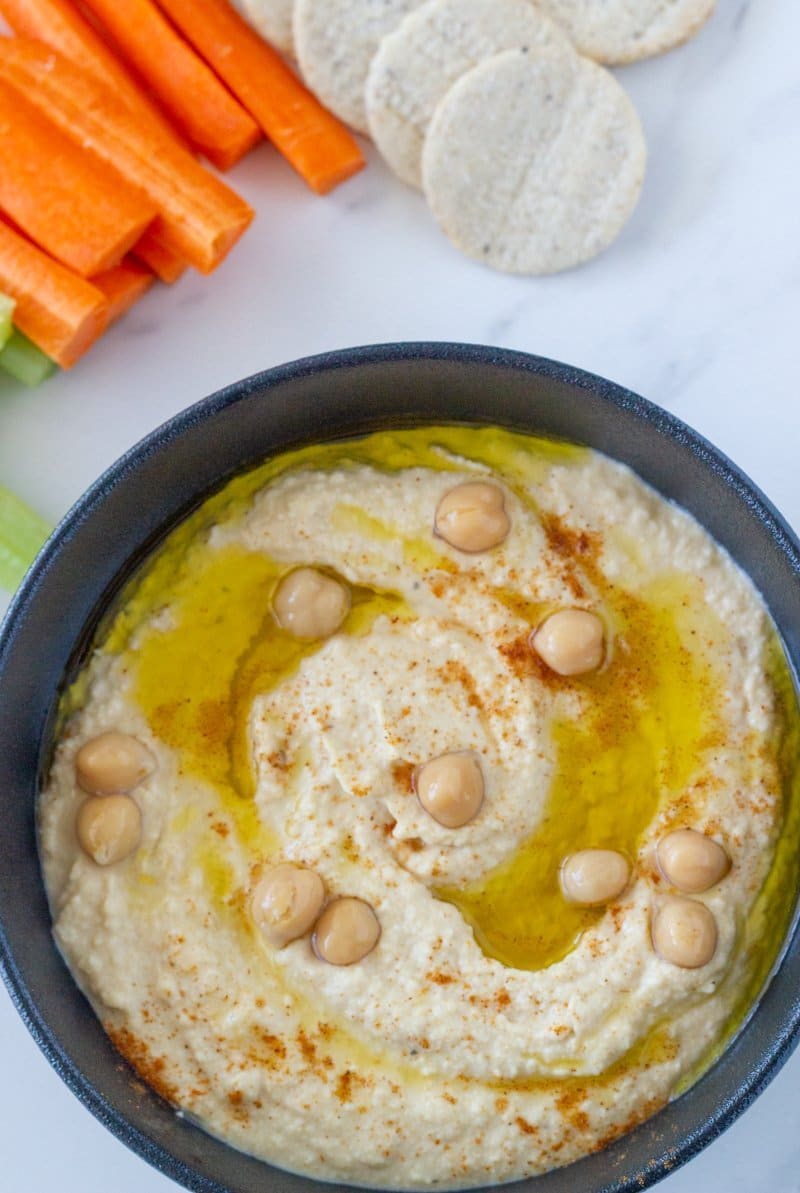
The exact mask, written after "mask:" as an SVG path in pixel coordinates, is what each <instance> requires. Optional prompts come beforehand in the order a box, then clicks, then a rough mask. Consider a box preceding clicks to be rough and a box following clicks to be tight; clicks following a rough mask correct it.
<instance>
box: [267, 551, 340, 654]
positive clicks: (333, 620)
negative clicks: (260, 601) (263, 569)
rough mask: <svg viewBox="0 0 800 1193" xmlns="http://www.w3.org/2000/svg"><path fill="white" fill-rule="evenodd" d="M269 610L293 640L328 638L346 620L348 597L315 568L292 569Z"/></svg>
mask: <svg viewBox="0 0 800 1193" xmlns="http://www.w3.org/2000/svg"><path fill="white" fill-rule="evenodd" d="M272 607H273V610H274V611H275V616H276V617H277V619H278V624H279V625H280V626H282V627H283V629H284V630H288V632H289V633H290V634H293V635H294V637H295V638H330V636H331V634H335V633H336V631H337V630H338V628H339V626H340V625H341V624H342V622H343V621H344V619H345V617H347V614H348V611H349V609H350V594H349V592H348V591H347V589H346V588H345V586H344V584H340V583H339V581H338V580H334V579H333V577H332V576H326V575H324V573H322V572H318V571H317V569H316V568H296V569H295V571H293V572H290V573H289V575H288V576H284V578H283V579H282V580H281V582H280V584H279V585H278V588H277V590H276V592H275V595H274V597H273V598H272Z"/></svg>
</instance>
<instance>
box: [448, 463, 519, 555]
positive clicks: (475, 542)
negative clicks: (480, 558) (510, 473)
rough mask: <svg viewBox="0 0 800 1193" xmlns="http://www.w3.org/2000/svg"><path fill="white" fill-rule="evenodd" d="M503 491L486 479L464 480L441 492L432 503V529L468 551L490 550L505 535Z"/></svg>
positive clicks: (506, 532) (506, 515)
mask: <svg viewBox="0 0 800 1193" xmlns="http://www.w3.org/2000/svg"><path fill="white" fill-rule="evenodd" d="M510 529H511V523H510V521H509V518H508V514H507V513H506V508H505V494H504V493H503V490H502V489H501V488H500V486H499V485H493V484H490V483H489V482H488V481H465V483H464V484H462V485H456V487H455V488H454V489H450V490H449V491H448V492H447V493H445V495H444V497H443V498H442V499H441V501H440V502H439V504H438V506H437V507H436V517H435V519H434V523H433V530H434V533H435V534H437V535H438V536H439V538H443V539H444V541H445V542H446V543H449V544H450V546H451V547H455V548H456V549H457V550H458V551H465V552H467V553H468V554H476V553H477V552H480V551H490V550H491V548H492V547H497V546H499V544H500V543H502V542H503V540H504V539H505V538H506V537H507V536H508V532H509V530H510Z"/></svg>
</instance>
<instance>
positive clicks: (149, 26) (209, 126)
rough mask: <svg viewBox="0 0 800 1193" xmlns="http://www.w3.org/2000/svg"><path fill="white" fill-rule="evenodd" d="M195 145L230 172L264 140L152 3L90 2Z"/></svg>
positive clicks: (130, 0) (132, 0)
mask: <svg viewBox="0 0 800 1193" xmlns="http://www.w3.org/2000/svg"><path fill="white" fill-rule="evenodd" d="M84 2H85V3H86V5H87V7H88V8H89V9H90V11H91V12H93V13H94V14H95V16H96V17H97V18H98V20H99V21H100V22H101V24H102V25H103V27H104V28H105V29H106V30H107V31H108V33H109V34H110V35H111V38H112V40H113V42H114V44H115V45H116V47H117V49H118V50H119V51H120V53H121V54H122V56H123V58H125V60H126V61H128V62H129V63H130V64H131V65H132V66H133V67H134V68H135V69H136V70H137V71H138V73H139V74H140V75H141V77H142V78H143V79H145V80H146V81H147V83H148V84H149V86H150V87H151V88H152V89H153V91H154V92H155V94H156V95H157V96H158V98H159V100H160V101H161V103H162V105H163V106H164V109H165V110H166V111H167V112H168V113H169V114H170V116H171V117H172V119H173V120H174V121H175V123H176V124H177V126H178V128H179V129H180V130H181V131H182V132H183V133H184V134H185V136H186V137H187V138H188V139H189V141H190V142H191V143H192V145H194V146H195V148H197V149H199V150H200V152H201V153H204V154H205V156H206V157H207V158H208V159H209V161H211V162H213V163H214V165H215V166H218V167H219V168H220V169H221V170H227V169H228V167H229V166H232V165H233V164H234V163H235V162H238V160H239V158H241V157H243V156H244V154H245V153H247V151H248V150H249V149H252V147H253V146H254V145H255V143H256V141H258V140H260V138H261V131H260V129H259V127H258V125H257V124H256V122H255V121H254V120H253V119H252V118H251V116H250V115H249V114H248V113H247V112H245V110H244V108H243V107H242V106H241V105H240V104H239V103H238V102H237V101H236V100H235V99H234V98H233V96H232V95H231V94H230V92H229V91H227V89H226V88H225V87H224V86H223V85H222V83H221V82H220V81H219V79H218V78H217V77H216V75H215V74H214V72H213V71H211V70H209V68H208V66H207V65H206V63H205V62H203V60H202V59H201V58H199V57H198V56H197V54H195V52H194V50H192V48H191V47H190V46H188V45H187V44H186V42H185V41H184V40H183V38H182V37H181V36H180V34H179V33H176V31H175V29H174V28H173V27H172V25H171V24H170V23H169V22H168V21H166V20H165V19H164V17H163V16H162V14H161V13H160V12H159V11H158V9H157V8H156V7H155V5H154V4H153V3H152V2H151V0H125V3H124V4H120V2H119V0H84Z"/></svg>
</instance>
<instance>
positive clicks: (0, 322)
mask: <svg viewBox="0 0 800 1193" xmlns="http://www.w3.org/2000/svg"><path fill="white" fill-rule="evenodd" d="M16 305H17V304H16V303H15V302H14V299H13V298H9V297H8V295H7V294H2V293H0V349H2V348H4V347H5V346H6V344H7V343H8V341H9V338H10V336H11V332H12V331H13V330H14V327H13V324H12V322H11V316H12V315H13V314H14V307H15V306H16Z"/></svg>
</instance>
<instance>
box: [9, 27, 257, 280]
mask: <svg viewBox="0 0 800 1193" xmlns="http://www.w3.org/2000/svg"><path fill="white" fill-rule="evenodd" d="M0 79H2V80H4V81H5V82H6V83H7V84H8V85H9V86H10V87H13V88H14V90H15V91H16V92H18V93H19V94H21V95H23V96H25V97H26V98H27V99H28V100H29V101H30V102H31V103H32V104H34V105H35V106H36V107H37V108H39V109H40V111H43V112H44V113H45V115H46V116H47V117H48V118H49V119H50V120H51V121H52V122H53V123H54V124H57V125H58V127H59V128H60V129H61V131H62V132H64V133H66V134H67V136H69V137H71V138H73V140H76V141H77V142H78V143H79V144H80V145H82V146H83V147H84V149H88V150H91V151H92V152H93V153H95V154H97V156H98V157H100V158H102V159H103V161H105V162H107V163H108V164H109V165H110V166H112V167H113V168H114V169H115V170H116V171H117V172H118V173H119V174H121V175H122V176H123V177H124V178H126V179H127V180H128V181H129V182H131V183H133V184H134V185H135V186H138V187H139V188H140V189H141V190H142V191H144V193H145V194H146V195H147V196H148V197H149V198H150V199H151V200H152V202H153V203H154V204H155V206H156V208H157V210H158V212H159V215H157V216H156V219H155V220H154V222H153V224H152V229H153V231H154V232H155V233H156V234H157V235H158V238H159V240H160V241H161V243H162V244H163V245H165V246H166V247H167V248H168V249H169V250H170V251H171V252H173V253H175V254H176V255H177V256H178V257H180V258H182V259H183V260H185V261H187V262H188V263H189V264H190V265H194V266H195V267H196V268H197V269H199V270H200V271H201V273H210V272H211V270H212V269H214V268H216V266H217V265H219V263H220V262H221V261H222V260H223V258H224V257H225V255H226V253H227V252H228V251H229V250H230V249H231V248H232V247H233V245H234V244H235V243H236V241H237V240H238V239H239V237H240V236H241V234H242V233H243V232H244V230H245V228H247V226H248V224H249V223H250V222H251V220H252V218H253V209H252V208H251V207H250V206H249V205H248V204H247V203H245V201H244V199H242V198H240V197H239V195H237V194H236V193H235V192H234V191H232V190H231V189H230V187H228V186H226V185H225V183H224V182H222V181H221V180H220V179H219V178H216V177H215V176H214V175H212V174H211V173H209V171H208V170H205V169H203V167H202V166H201V165H200V163H199V162H198V161H196V160H195V159H194V158H193V157H192V155H191V154H190V153H187V152H186V151H185V150H184V149H181V147H180V146H179V145H176V144H175V143H174V142H173V141H171V140H168V139H167V138H166V137H164V136H162V135H160V134H158V133H155V132H154V131H153V127H152V125H150V124H145V123H143V122H142V121H141V120H140V119H139V118H138V116H137V114H136V113H134V112H132V111H131V110H130V108H128V106H127V105H126V104H125V103H124V102H123V101H122V100H120V99H119V98H118V97H117V96H116V95H115V94H114V92H113V91H112V90H111V89H110V88H108V87H107V86H106V85H105V84H104V83H101V82H100V81H99V79H96V78H95V77H94V76H93V75H91V74H89V73H88V72H87V71H84V70H80V69H78V68H77V67H75V66H73V65H72V63H71V62H68V61H67V60H66V59H65V58H63V57H61V55H59V54H57V53H55V52H54V51H53V50H50V49H48V48H47V47H46V46H43V45H42V44H41V43H40V42H35V41H29V40H28V39H27V38H22V37H12V38H9V37H0Z"/></svg>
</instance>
